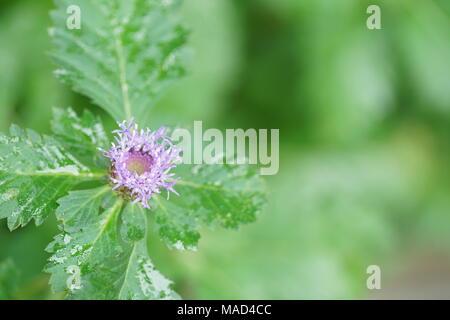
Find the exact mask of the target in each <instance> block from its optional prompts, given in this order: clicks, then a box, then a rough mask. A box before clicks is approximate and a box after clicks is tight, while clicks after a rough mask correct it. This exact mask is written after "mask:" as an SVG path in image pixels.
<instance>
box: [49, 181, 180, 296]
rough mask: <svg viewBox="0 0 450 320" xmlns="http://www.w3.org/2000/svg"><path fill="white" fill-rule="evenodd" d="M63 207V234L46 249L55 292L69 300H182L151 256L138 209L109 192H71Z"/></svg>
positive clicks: (61, 202) (61, 214)
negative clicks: (62, 293) (59, 292)
mask: <svg viewBox="0 0 450 320" xmlns="http://www.w3.org/2000/svg"><path fill="white" fill-rule="evenodd" d="M59 204H60V207H59V208H58V210H57V217H58V219H60V220H61V221H62V228H63V232H62V233H61V234H59V235H58V236H56V238H55V240H54V241H53V242H52V243H50V245H49V246H48V248H47V250H48V251H49V252H52V253H53V255H52V257H51V258H50V263H49V265H48V266H47V271H48V272H50V273H51V274H52V275H51V280H50V282H51V284H52V286H53V288H54V290H55V291H63V290H65V291H67V293H68V298H70V299H170V298H176V297H177V295H176V294H175V293H174V292H173V291H172V290H171V288H170V286H171V282H170V281H169V280H167V279H166V278H164V277H163V276H162V275H161V274H160V273H159V272H158V271H157V270H155V269H154V266H153V264H152V262H151V260H150V258H149V256H148V253H147V246H146V228H147V223H146V216H145V214H144V212H143V210H142V209H141V208H140V207H139V206H137V205H136V206H133V205H131V204H128V205H124V203H123V200H122V199H120V198H117V197H116V196H114V195H113V194H112V192H111V191H110V188H109V187H102V188H97V189H92V190H83V191H74V192H70V193H69V195H68V196H66V197H64V198H62V199H61V200H60V201H59ZM77 277H78V278H77Z"/></svg>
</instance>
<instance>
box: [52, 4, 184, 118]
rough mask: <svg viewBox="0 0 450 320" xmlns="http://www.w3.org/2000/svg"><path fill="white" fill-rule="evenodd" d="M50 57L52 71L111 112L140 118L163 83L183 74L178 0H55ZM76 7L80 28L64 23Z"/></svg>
mask: <svg viewBox="0 0 450 320" xmlns="http://www.w3.org/2000/svg"><path fill="white" fill-rule="evenodd" d="M55 2H56V5H57V9H56V10H55V11H54V12H52V18H53V22H54V28H53V29H52V33H51V34H52V35H53V40H54V45H55V50H54V51H53V53H52V57H53V59H54V60H55V62H56V63H57V64H58V65H59V66H60V69H59V70H57V71H56V75H57V76H58V77H59V78H61V79H62V80H63V81H64V82H66V83H68V84H70V85H71V86H72V88H73V89H74V90H76V91H78V92H80V93H82V94H85V95H87V96H88V97H90V98H92V99H93V101H94V102H95V103H96V104H98V105H99V106H100V107H102V108H103V109H105V110H106V111H108V112H109V113H110V114H111V115H112V116H113V118H115V119H118V120H122V119H129V118H131V117H132V116H134V117H135V118H136V119H137V120H138V121H141V120H142V119H144V118H145V117H146V115H147V112H148V110H149V108H150V107H151V106H152V105H153V104H154V103H155V101H156V100H157V99H158V98H159V96H160V95H161V94H162V93H163V92H164V91H165V89H166V88H167V87H168V86H169V85H170V84H171V83H172V82H173V80H175V79H177V78H179V77H180V76H181V75H182V74H184V72H185V71H184V62H183V59H184V56H185V54H184V47H183V45H184V43H185V38H186V32H185V30H184V29H183V28H182V27H181V26H180V25H179V24H178V23H177V21H176V19H175V16H174V14H173V10H174V7H176V6H177V4H178V2H179V1H162V0H127V1H123V0H55ZM70 6H72V8H73V6H78V7H79V8H80V13H81V15H80V21H81V25H80V27H81V28H80V29H70V28H68V27H67V20H68V19H72V17H71V14H68V13H67V10H68V8H69V7H70Z"/></svg>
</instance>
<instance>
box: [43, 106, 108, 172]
mask: <svg viewBox="0 0 450 320" xmlns="http://www.w3.org/2000/svg"><path fill="white" fill-rule="evenodd" d="M51 124H52V131H53V133H54V134H55V138H56V139H57V140H58V142H59V143H60V144H61V145H62V146H63V147H64V148H65V149H66V150H68V151H69V152H71V153H72V154H73V155H74V156H76V157H77V159H78V160H80V161H81V162H82V163H83V164H85V165H86V166H88V167H90V168H94V167H96V166H99V165H100V163H101V161H102V160H104V157H103V155H102V154H101V152H99V151H98V148H102V149H107V148H108V144H109V142H108V138H107V135H106V133H105V129H104V128H103V124H102V122H101V120H100V118H99V117H98V116H94V115H93V114H92V113H91V112H90V111H88V110H85V111H84V113H83V115H82V116H81V117H79V116H78V115H77V114H76V113H75V111H73V110H72V109H71V108H68V109H64V110H63V109H54V115H53V120H52V123H51Z"/></svg>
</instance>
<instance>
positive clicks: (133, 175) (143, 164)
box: [103, 119, 180, 208]
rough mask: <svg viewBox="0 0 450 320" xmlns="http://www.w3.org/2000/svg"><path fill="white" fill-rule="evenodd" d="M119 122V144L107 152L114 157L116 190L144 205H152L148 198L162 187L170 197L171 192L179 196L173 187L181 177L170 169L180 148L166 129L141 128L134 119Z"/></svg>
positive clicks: (176, 160) (113, 176) (113, 174)
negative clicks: (173, 142)
mask: <svg viewBox="0 0 450 320" xmlns="http://www.w3.org/2000/svg"><path fill="white" fill-rule="evenodd" d="M117 124H118V125H119V127H120V129H119V130H114V131H113V133H115V134H117V136H116V137H115V139H116V143H113V144H112V146H111V149H110V150H109V151H103V154H104V156H105V157H108V158H109V159H110V160H111V168H110V181H111V183H112V184H113V190H116V191H117V192H119V193H121V194H122V195H123V196H125V197H128V198H129V199H131V200H133V203H137V202H140V203H141V205H142V206H143V207H144V208H149V205H148V201H149V200H150V199H151V198H152V196H153V195H154V194H155V193H156V194H159V193H161V189H162V188H164V189H166V190H167V197H169V193H170V192H173V193H175V194H177V195H178V193H177V192H176V191H175V190H174V189H173V187H174V185H175V184H176V183H177V182H178V180H179V179H175V178H174V177H173V176H174V174H173V173H170V170H171V169H172V168H174V167H176V163H177V162H178V161H179V160H180V157H179V153H180V150H179V149H177V148H175V147H174V146H173V144H172V142H171V140H170V138H169V137H168V136H166V134H165V130H166V128H165V127H161V128H159V129H158V130H156V131H151V130H150V129H146V130H142V129H141V130H139V129H138V126H137V124H135V123H134V122H133V119H132V120H130V121H128V122H127V121H123V122H122V123H120V122H118V123H117Z"/></svg>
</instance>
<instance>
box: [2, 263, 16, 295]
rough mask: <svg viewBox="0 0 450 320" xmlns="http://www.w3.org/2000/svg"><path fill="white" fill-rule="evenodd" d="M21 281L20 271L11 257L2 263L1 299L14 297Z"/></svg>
mask: <svg viewBox="0 0 450 320" xmlns="http://www.w3.org/2000/svg"><path fill="white" fill-rule="evenodd" d="M18 282H19V272H18V271H17V269H16V266H15V265H14V262H13V261H12V260H11V259H7V260H5V261H3V262H1V263H0V300H8V299H13V298H14V297H13V294H12V293H13V292H14V290H15V289H16V287H17V285H18Z"/></svg>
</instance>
